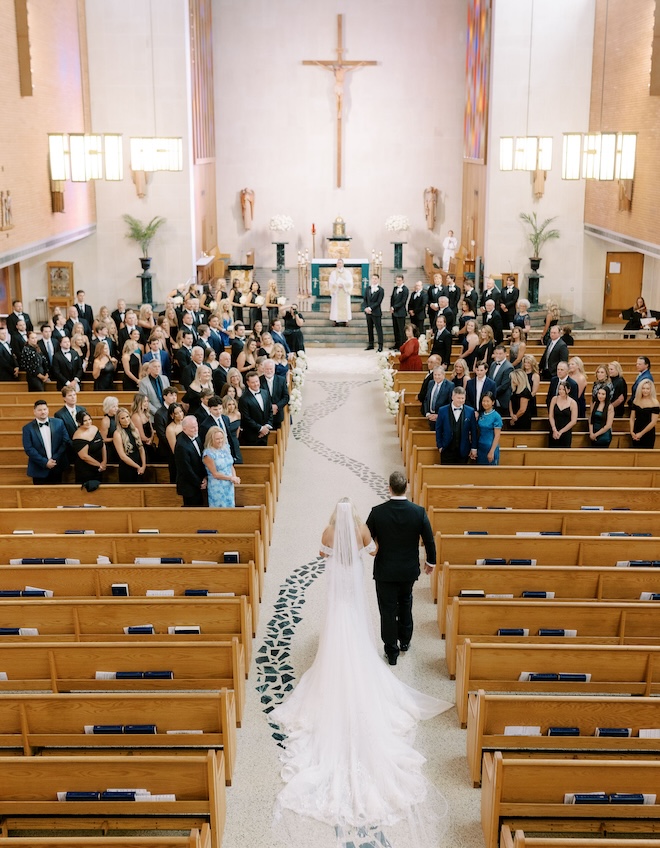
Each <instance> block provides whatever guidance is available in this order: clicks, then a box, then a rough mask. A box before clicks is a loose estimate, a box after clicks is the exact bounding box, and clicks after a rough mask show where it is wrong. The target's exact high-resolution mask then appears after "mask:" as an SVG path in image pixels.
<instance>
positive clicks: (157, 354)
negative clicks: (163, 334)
mask: <svg viewBox="0 0 660 848" xmlns="http://www.w3.org/2000/svg"><path fill="white" fill-rule="evenodd" d="M147 346H148V348H149V349H148V350H147V352H146V353H145V354H144V356H143V357H142V362H150V361H151V360H152V359H160V369H161V374H164V375H165V376H166V377H167V379H168V380H169V379H170V378H171V376H172V364H171V362H170V357H169V355H168V353H167V351H166V350H164V349H163V343H162V341H161V340H160V339H159V338H158V336H151V338H150V339H149V341H148V343H147Z"/></svg>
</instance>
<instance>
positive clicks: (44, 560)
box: [9, 557, 80, 565]
mask: <svg viewBox="0 0 660 848" xmlns="http://www.w3.org/2000/svg"><path fill="white" fill-rule="evenodd" d="M9 565H80V560H79V559H69V558H68V557H23V558H22V559H10V560H9Z"/></svg>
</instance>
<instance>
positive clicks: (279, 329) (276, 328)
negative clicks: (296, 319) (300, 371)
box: [270, 318, 303, 356]
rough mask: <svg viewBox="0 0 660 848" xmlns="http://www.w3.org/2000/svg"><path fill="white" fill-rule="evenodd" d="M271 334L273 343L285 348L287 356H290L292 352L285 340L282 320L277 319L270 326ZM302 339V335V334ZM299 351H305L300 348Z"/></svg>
mask: <svg viewBox="0 0 660 848" xmlns="http://www.w3.org/2000/svg"><path fill="white" fill-rule="evenodd" d="M270 334H271V336H272V337H273V341H274V342H275V344H280V345H282V347H283V348H284V350H285V352H286V355H287V356H290V355H292V354H291V350H290V349H289V345H288V344H287V341H286V339H285V338H284V330H283V326H282V319H281V318H276V319H275V320H274V321H273V322H272V323H271V325H270ZM300 337H301V339H302V333H301V334H300ZM299 350H303V348H299Z"/></svg>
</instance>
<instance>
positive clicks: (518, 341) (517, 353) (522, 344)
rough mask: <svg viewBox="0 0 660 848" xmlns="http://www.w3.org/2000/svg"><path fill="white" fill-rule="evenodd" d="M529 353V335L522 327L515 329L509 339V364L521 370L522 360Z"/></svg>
mask: <svg viewBox="0 0 660 848" xmlns="http://www.w3.org/2000/svg"><path fill="white" fill-rule="evenodd" d="M526 351H527V334H526V333H525V331H524V330H521V329H520V327H513V328H512V329H511V335H510V337H509V362H510V363H511V364H512V365H513V367H514V368H520V367H521V365H522V358H523V356H524V355H525V352H526Z"/></svg>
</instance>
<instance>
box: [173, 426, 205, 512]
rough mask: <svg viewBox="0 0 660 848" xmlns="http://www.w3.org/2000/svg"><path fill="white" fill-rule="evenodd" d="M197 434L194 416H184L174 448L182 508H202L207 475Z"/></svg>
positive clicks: (178, 491)
mask: <svg viewBox="0 0 660 848" xmlns="http://www.w3.org/2000/svg"><path fill="white" fill-rule="evenodd" d="M198 433H199V425H198V423H197V419H196V418H195V416H194V415H186V417H185V418H184V419H183V421H182V422H181V433H179V435H178V436H177V439H176V445H175V446H174V462H175V464H176V490H177V493H178V494H179V495H181V497H182V498H183V505H184V506H204V492H205V491H206V486H207V475H206V468H205V466H204V463H203V461H202V448H201V446H200V444H199V438H198Z"/></svg>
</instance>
